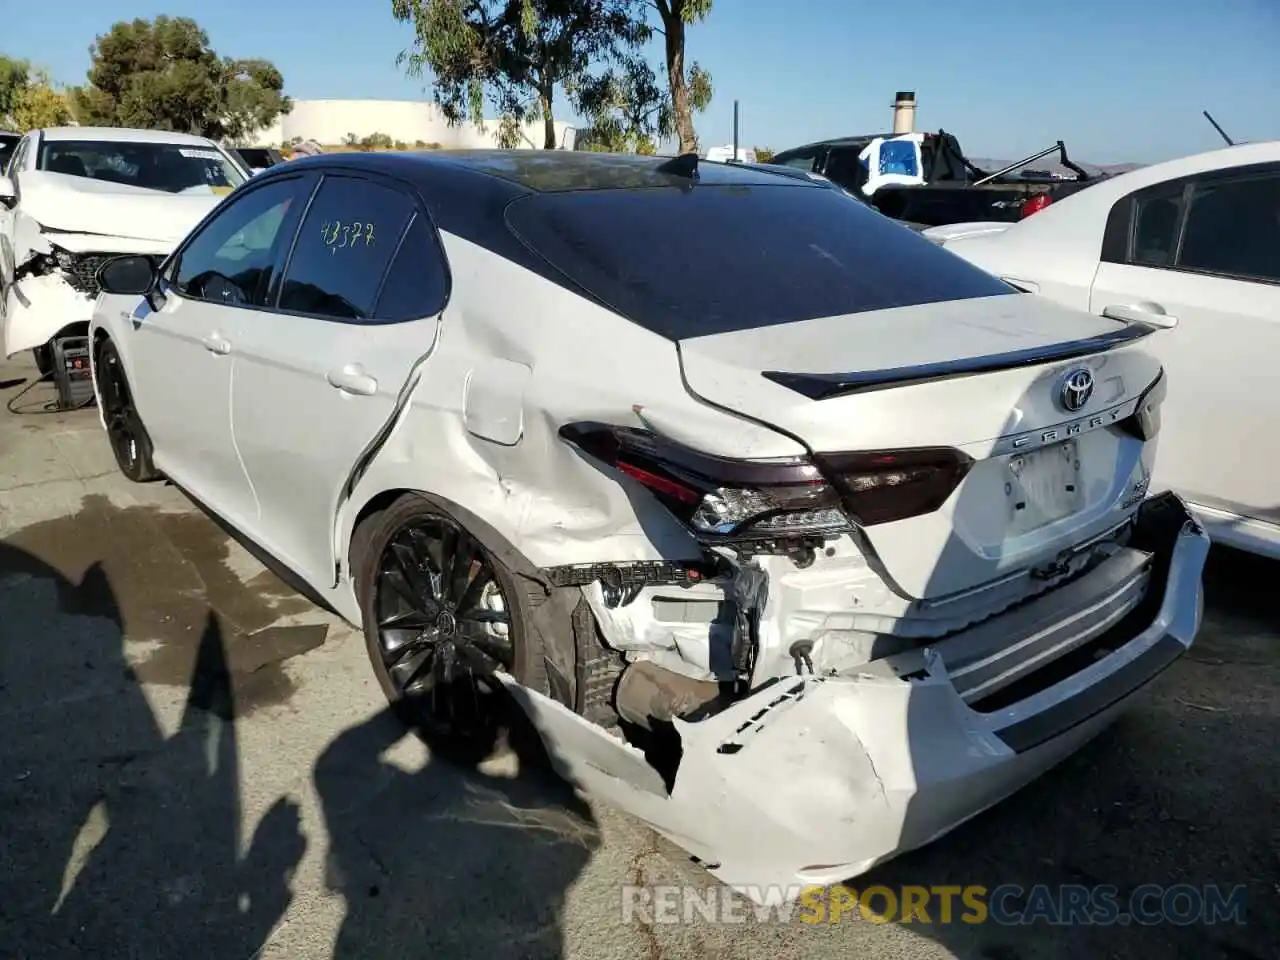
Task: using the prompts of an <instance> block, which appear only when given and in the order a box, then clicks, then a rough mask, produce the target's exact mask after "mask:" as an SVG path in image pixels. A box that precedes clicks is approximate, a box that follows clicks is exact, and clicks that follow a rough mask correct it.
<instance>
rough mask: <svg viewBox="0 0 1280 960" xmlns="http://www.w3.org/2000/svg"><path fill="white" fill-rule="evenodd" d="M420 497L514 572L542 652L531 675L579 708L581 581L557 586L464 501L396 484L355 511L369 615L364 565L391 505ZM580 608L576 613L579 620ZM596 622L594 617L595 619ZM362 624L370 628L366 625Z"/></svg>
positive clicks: (352, 568)
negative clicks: (458, 501)
mask: <svg viewBox="0 0 1280 960" xmlns="http://www.w3.org/2000/svg"><path fill="white" fill-rule="evenodd" d="M406 502H408V503H413V502H417V503H419V504H424V505H426V506H427V507H429V508H431V509H433V510H436V511H438V512H440V513H443V514H445V515H446V516H448V517H450V518H451V519H453V520H454V521H455V522H457V523H458V524H459V525H460V526H462V527H463V528H464V529H465V530H466V531H467V532H468V533H469V534H470V535H471V536H472V537H474V538H475V539H476V540H477V541H478V542H479V543H480V545H481V546H482V547H483V548H484V549H485V550H486V551H487V552H488V553H489V554H490V555H491V556H492V557H493V558H494V559H495V560H496V561H497V563H498V564H500V565H501V566H502V567H503V568H504V569H505V570H506V572H507V573H508V574H509V575H510V579H511V586H512V589H513V590H514V591H515V592H516V594H517V595H516V596H515V597H513V602H514V604H515V606H516V609H517V610H518V611H519V614H520V616H521V617H522V618H523V620H524V622H523V634H524V636H525V642H526V643H527V644H530V645H531V646H532V649H533V652H534V653H535V654H537V655H538V656H540V657H541V658H542V661H543V662H542V663H541V664H539V669H538V670H537V671H535V675H534V676H533V677H531V678H530V679H532V680H533V681H534V683H535V684H537V686H536V687H535V689H537V692H538V693H542V694H545V695H548V696H551V697H552V698H554V699H555V700H558V701H559V702H561V703H563V704H564V705H565V706H568V707H569V708H570V709H579V708H580V706H581V704H580V701H581V699H582V697H581V692H580V690H579V686H580V685H579V682H578V679H579V678H578V673H579V666H580V663H581V661H582V660H583V656H582V652H580V651H579V647H580V646H582V645H583V638H581V637H579V636H578V634H579V633H581V632H582V629H583V626H584V625H583V624H582V622H581V620H582V617H581V611H579V610H578V606H579V604H585V599H584V598H583V597H582V594H581V591H580V590H579V589H578V588H577V587H567V588H566V587H561V588H556V587H553V586H552V585H551V583H550V581H549V580H548V578H547V575H546V573H545V572H544V571H543V570H541V569H540V568H538V567H537V566H536V565H534V564H533V563H532V562H531V561H530V560H529V559H528V558H527V557H525V556H524V554H523V553H521V552H520V551H519V550H518V549H516V547H515V546H514V545H513V544H511V542H510V541H509V540H508V539H507V538H506V537H505V536H504V535H503V534H502V533H500V532H499V531H498V530H496V529H495V528H494V527H493V526H492V525H491V524H489V523H487V522H486V521H485V520H483V519H481V518H480V517H479V516H477V515H476V514H475V513H474V512H472V511H471V510H468V509H467V508H466V507H464V506H462V505H461V504H458V503H456V502H455V501H453V500H450V499H449V498H447V497H443V496H440V495H438V494H433V493H429V492H427V491H424V490H415V489H410V488H392V489H386V490H382V491H379V492H378V493H376V494H373V495H372V496H370V497H369V498H368V499H367V500H365V501H364V503H363V504H362V505H361V507H360V509H359V511H358V512H357V513H356V517H355V520H354V521H353V523H352V527H351V536H350V539H349V541H348V543H347V546H346V550H345V553H346V556H347V564H348V567H347V569H348V572H349V579H350V581H351V585H352V588H353V592H354V593H355V594H356V601H357V603H358V604H359V605H360V608H361V619H362V621H363V619H364V606H365V604H364V598H362V597H361V596H360V590H361V587H360V584H359V579H360V578H361V573H362V571H364V570H365V568H366V564H367V562H368V554H369V551H370V549H371V548H372V547H374V543H373V541H374V540H375V539H376V538H377V537H378V535H379V534H380V533H382V532H383V531H382V530H381V529H380V528H381V527H382V524H381V523H380V520H381V519H382V518H383V517H384V516H386V514H387V513H388V511H392V510H397V511H398V510H401V509H404V508H402V507H401V504H403V503H406ZM575 612H576V614H577V618H576V620H575ZM591 625H592V626H594V621H592V624H591ZM363 629H365V630H366V636H367V627H364V628H363Z"/></svg>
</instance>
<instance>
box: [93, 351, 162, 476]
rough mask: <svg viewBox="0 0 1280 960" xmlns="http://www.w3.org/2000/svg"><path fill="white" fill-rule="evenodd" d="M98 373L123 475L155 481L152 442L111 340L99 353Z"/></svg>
mask: <svg viewBox="0 0 1280 960" xmlns="http://www.w3.org/2000/svg"><path fill="white" fill-rule="evenodd" d="M96 372H97V379H98V392H99V394H100V395H101V398H102V415H103V419H104V420H105V421H106V424H107V439H108V441H109V442H110V444H111V452H112V453H113V454H114V455H115V458H116V464H117V465H118V466H119V467H120V472H121V473H123V474H124V475H125V476H126V477H128V478H129V479H130V480H133V481H134V482H136V483H145V482H147V481H148V480H154V479H155V478H156V476H157V473H156V469H155V467H154V466H153V465H152V462H151V438H150V437H148V436H147V431H146V428H145V427H143V425H142V419H141V418H140V417H139V416H138V411H137V409H136V408H135V407H134V405H133V394H132V392H131V391H130V389H129V381H128V379H127V378H126V377H125V373H124V366H123V365H122V364H121V363H120V354H119V353H118V352H117V351H116V348H115V344H113V343H112V342H111V341H110V340H108V341H106V342H105V343H104V344H103V345H102V348H101V350H99V352H98V363H97V371H96Z"/></svg>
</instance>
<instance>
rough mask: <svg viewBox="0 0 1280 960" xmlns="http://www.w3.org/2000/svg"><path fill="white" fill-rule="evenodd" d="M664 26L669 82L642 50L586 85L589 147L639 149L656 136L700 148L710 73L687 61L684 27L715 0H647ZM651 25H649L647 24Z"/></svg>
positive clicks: (583, 103)
mask: <svg viewBox="0 0 1280 960" xmlns="http://www.w3.org/2000/svg"><path fill="white" fill-rule="evenodd" d="M647 5H648V6H649V7H650V8H651V9H652V10H654V11H656V12H657V14H658V18H659V21H660V22H661V24H662V26H661V27H659V28H652V30H651V32H652V33H653V34H656V35H659V36H661V37H662V43H663V48H664V53H665V57H664V63H665V66H666V74H667V82H666V83H665V84H660V83H659V81H658V78H657V75H656V74H655V72H654V69H653V67H652V66H651V65H650V64H649V61H648V60H646V59H645V58H644V57H643V56H639V55H636V56H631V57H628V58H625V59H623V60H622V61H621V62H620V63H618V64H617V65H615V66H614V67H612V68H611V69H610V70H609V71H608V72H607V73H605V74H604V75H602V76H597V77H594V78H592V79H591V80H590V81H589V82H588V83H587V84H585V85H584V87H583V89H582V92H581V96H580V105H579V109H580V110H581V111H582V112H583V114H584V115H586V116H587V117H588V118H590V127H589V128H588V129H587V130H586V131H585V132H584V135H583V136H584V140H585V142H586V143H588V144H590V145H591V146H590V147H588V149H604V150H609V151H627V152H630V151H635V152H641V148H642V147H645V146H648V145H651V144H652V143H653V142H654V140H655V139H667V138H669V137H676V138H677V139H678V140H679V142H680V152H681V153H691V152H694V151H696V150H697V148H698V140H697V135H696V133H695V132H694V128H693V115H694V113H700V112H702V111H703V110H705V109H706V108H707V106H708V105H709V104H710V103H711V97H712V94H713V88H712V85H711V75H710V74H709V73H707V71H706V70H704V69H703V68H702V67H701V66H699V65H698V64H697V63H691V64H689V65H688V66H686V65H685V59H684V58H685V28H686V26H687V25H688V24H691V23H697V22H699V21H701V20H702V19H704V18H705V17H706V16H707V15H708V14H709V13H710V12H711V0H647ZM647 29H648V28H647Z"/></svg>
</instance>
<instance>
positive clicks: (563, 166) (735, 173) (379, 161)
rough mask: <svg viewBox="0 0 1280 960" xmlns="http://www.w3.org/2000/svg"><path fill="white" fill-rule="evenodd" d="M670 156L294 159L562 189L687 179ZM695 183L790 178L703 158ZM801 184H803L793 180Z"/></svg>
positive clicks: (480, 153)
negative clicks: (670, 169) (668, 166)
mask: <svg viewBox="0 0 1280 960" xmlns="http://www.w3.org/2000/svg"><path fill="white" fill-rule="evenodd" d="M669 159H671V158H670V157H653V156H638V155H635V154H626V153H595V152H588V151H582V150H422V151H404V152H396V153H391V152H376V151H374V152H369V153H361V152H352V153H337V154H335V153H326V154H321V155H319V156H316V157H303V158H300V159H298V160H295V161H293V162H294V163H296V164H298V165H306V166H313V165H326V166H332V165H335V164H337V165H340V166H345V167H354V168H363V169H367V170H374V171H379V172H382V173H386V174H391V175H393V176H398V177H401V178H403V179H408V180H414V179H418V178H419V177H421V176H423V175H427V174H429V173H431V172H432V171H435V172H436V173H444V172H445V170H444V169H442V168H448V169H449V171H450V172H458V173H471V174H478V175H481V176H485V177H490V178H494V179H497V180H502V181H505V182H506V183H509V184H512V185H514V186H516V187H519V188H522V189H521V190H519V191H518V192H521V193H524V192H529V193H559V192H563V191H566V190H635V189H641V188H645V187H683V186H688V185H689V184H690V181H689V180H688V179H686V178H684V177H682V176H679V175H678V174H673V173H664V172H662V171H661V170H660V169H659V168H660V167H661V165H662V164H663V163H664V162H666V161H667V160H669ZM696 182H697V183H702V184H713V185H720V186H737V185H741V186H745V185H750V184H774V185H779V186H783V185H788V183H789V182H790V183H794V180H791V178H781V177H779V175H778V174H775V173H772V172H769V171H767V170H761V169H760V168H759V167H749V166H740V165H737V164H731V163H714V162H708V161H701V162H700V163H699V164H698V180H697V181H696ZM796 185H801V184H796Z"/></svg>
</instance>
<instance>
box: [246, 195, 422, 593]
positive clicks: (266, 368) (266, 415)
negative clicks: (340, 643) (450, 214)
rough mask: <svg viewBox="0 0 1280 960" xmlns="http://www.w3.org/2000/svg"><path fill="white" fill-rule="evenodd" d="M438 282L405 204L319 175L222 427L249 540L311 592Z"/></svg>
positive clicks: (413, 370) (251, 328) (320, 579)
mask: <svg viewBox="0 0 1280 960" xmlns="http://www.w3.org/2000/svg"><path fill="white" fill-rule="evenodd" d="M444 278H445V265H444V261H443V254H442V253H441V252H440V250H439V246H438V244H437V243H436V240H435V235H434V231H433V228H432V226H431V223H430V220H429V219H428V218H427V216H426V214H425V212H422V211H420V210H419V209H418V207H417V204H416V202H415V200H414V199H413V198H412V197H411V196H410V195H409V194H407V193H405V192H403V191H402V190H401V189H399V188H398V187H396V186H394V185H392V184H390V183H387V182H383V181H381V180H377V179H370V178H368V177H365V176H348V175H343V176H333V175H326V176H325V178H324V179H323V180H322V182H321V184H320V186H319V188H318V189H317V191H316V193H315V195H314V197H313V198H312V201H311V204H310V206H309V207H308V210H307V214H306V217H305V218H304V219H303V221H302V223H301V225H300V227H299V230H298V235H297V237H296V239H295V241H294V245H293V249H292V251H291V253H290V254H289V257H288V261H287V264H286V266H285V268H284V273H283V279H282V282H281V283H280V285H279V291H278V299H277V300H275V301H273V306H272V309H271V311H270V312H262V313H259V314H257V315H256V317H255V322H254V323H252V324H248V325H246V328H245V330H244V333H243V334H242V336H241V342H240V344H239V345H238V346H239V350H238V352H237V356H236V362H235V369H234V372H233V386H232V401H231V419H232V429H233V432H234V435H235V440H236V447H237V449H238V450H239V452H240V456H241V459H242V461H243V463H244V467H245V471H246V472H247V474H248V477H249V481H250V483H251V484H252V486H253V490H254V494H255V496H256V498H257V504H258V510H257V517H256V520H255V523H254V534H255V539H257V540H258V541H259V542H260V543H261V544H262V546H264V547H265V548H266V549H267V550H269V551H270V552H271V553H272V554H273V555H275V556H276V557H278V558H279V559H281V560H282V561H284V562H285V563H286V564H287V565H288V566H289V567H291V568H292V569H293V570H294V571H296V572H297V573H298V574H300V575H301V576H302V577H303V578H304V579H306V580H307V581H308V582H309V583H311V584H312V585H313V586H316V587H317V588H321V589H323V588H326V587H329V586H332V585H333V584H334V582H335V562H336V554H335V548H334V520H335V517H336V514H337V510H338V508H339V505H340V502H341V500H342V498H343V496H344V491H345V489H346V487H347V485H348V482H349V481H350V479H351V478H352V475H353V472H354V470H355V468H356V466H357V464H359V463H360V462H361V461H362V460H363V458H365V457H366V456H367V455H368V454H369V453H370V452H371V451H372V450H373V449H375V448H376V446H377V445H378V444H379V443H380V440H381V438H382V437H383V436H384V434H385V430H386V429H388V428H389V426H390V425H391V424H392V423H393V422H394V420H395V418H396V416H397V414H398V412H399V411H400V410H401V409H402V407H403V403H404V402H405V398H406V396H407V391H408V387H409V385H410V384H411V382H412V380H413V379H414V378H415V377H417V376H418V375H419V373H420V370H421V366H422V364H423V363H424V362H425V360H426V357H427V355H428V354H429V353H430V352H431V350H432V349H433V346H434V344H435V340H436V332H437V325H438V320H439V314H440V311H441V309H442V307H443V300H444V294H445V289H446V286H445V279H444Z"/></svg>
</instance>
